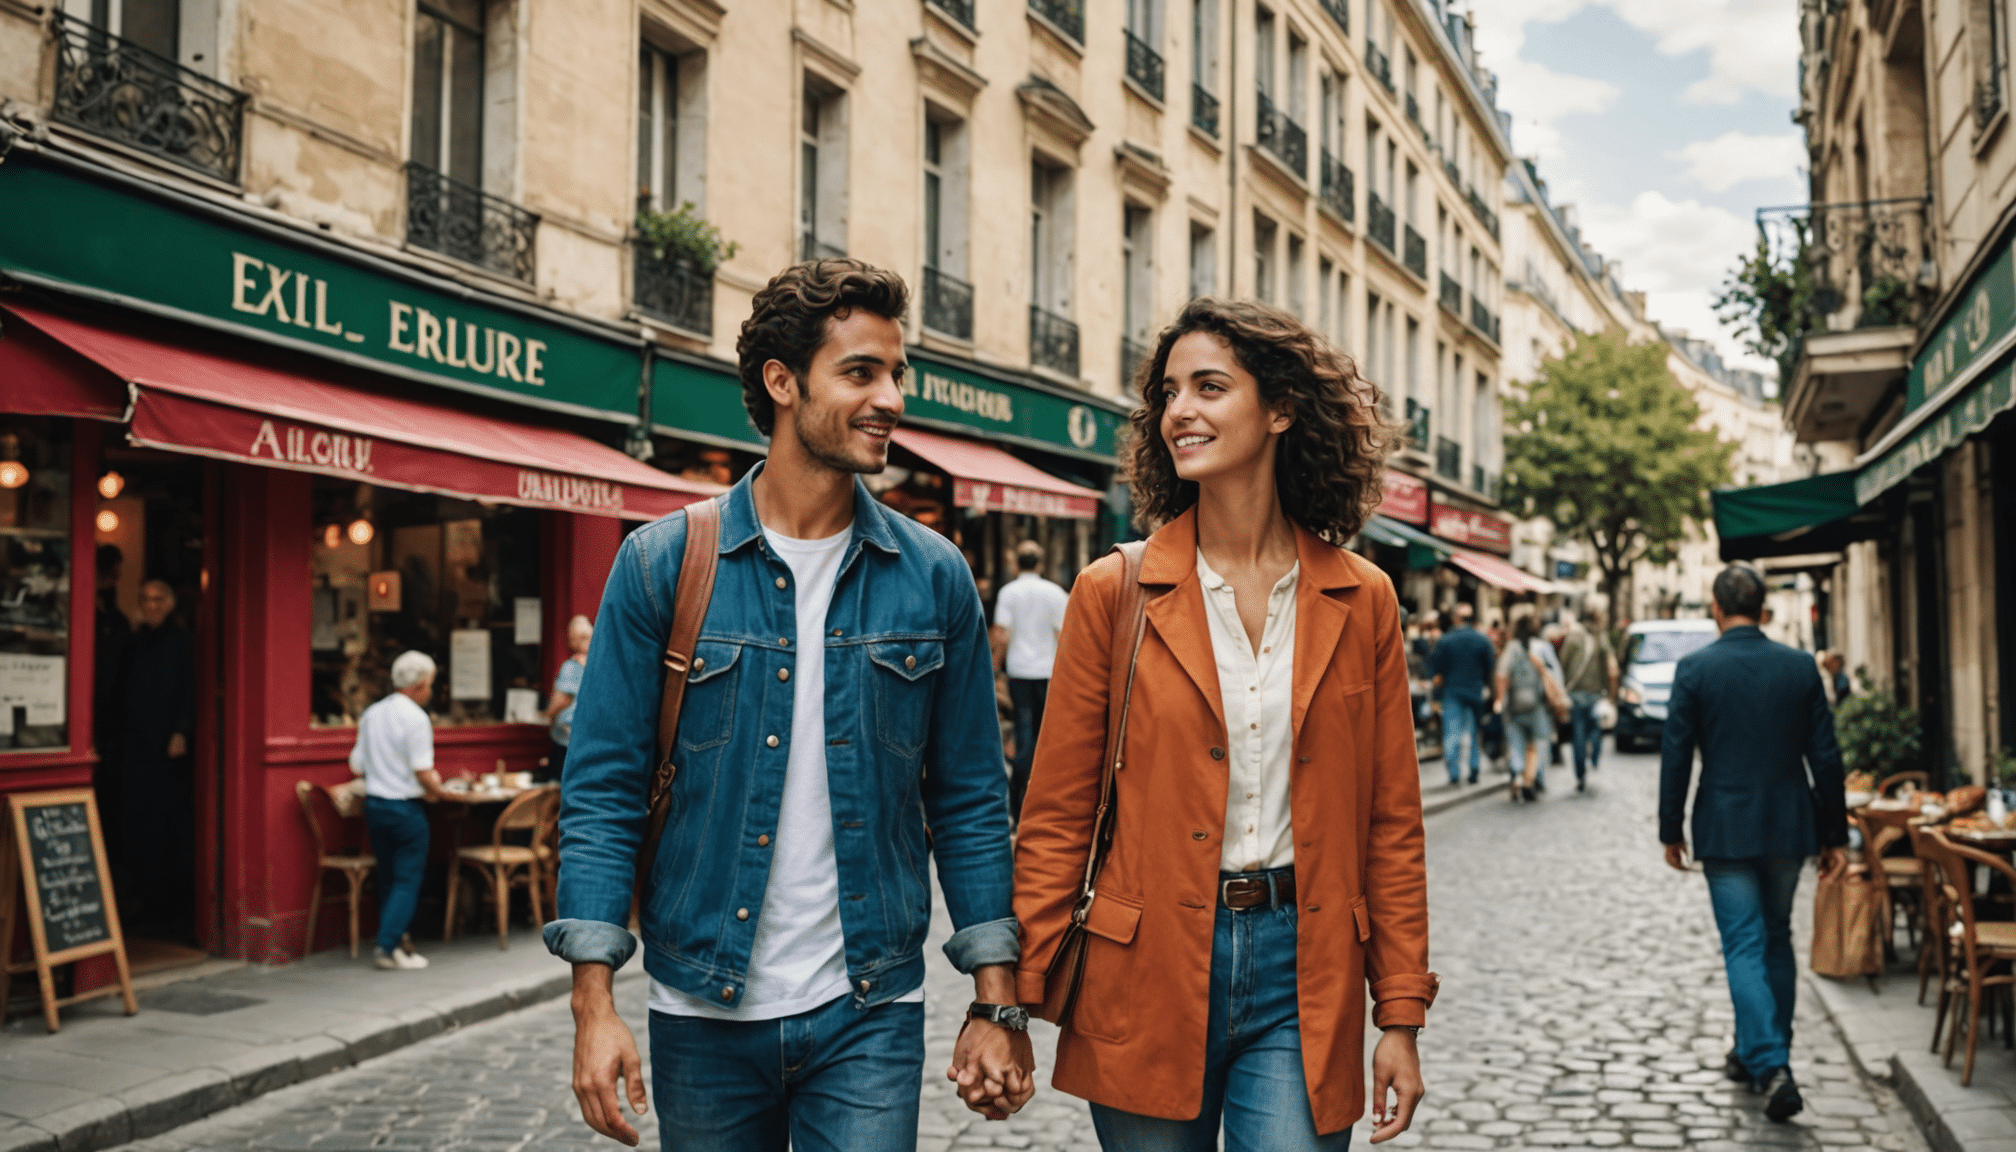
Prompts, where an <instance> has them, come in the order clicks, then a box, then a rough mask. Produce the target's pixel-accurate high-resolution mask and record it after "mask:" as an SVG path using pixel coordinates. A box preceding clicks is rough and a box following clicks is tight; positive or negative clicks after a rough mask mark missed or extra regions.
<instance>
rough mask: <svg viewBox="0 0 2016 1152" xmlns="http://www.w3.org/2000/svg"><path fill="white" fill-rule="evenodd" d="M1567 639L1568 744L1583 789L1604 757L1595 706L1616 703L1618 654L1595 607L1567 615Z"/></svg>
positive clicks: (1579, 788) (1577, 786)
mask: <svg viewBox="0 0 2016 1152" xmlns="http://www.w3.org/2000/svg"><path fill="white" fill-rule="evenodd" d="M1567 620H1568V639H1567V641H1566V642H1565V643H1564V644H1562V646H1561V666H1562V668H1563V669H1564V671H1565V674H1566V675H1567V677H1568V682H1567V684H1566V685H1565V687H1566V688H1567V689H1568V701H1569V703H1570V704H1571V705H1573V706H1574V711H1573V712H1571V713H1570V731H1571V733H1572V734H1571V736H1570V743H1571V744H1572V745H1573V747H1574V750H1575V790H1576V791H1577V792H1585V791H1587V790H1588V787H1589V773H1591V772H1593V771H1595V770H1596V768H1597V767H1598V765H1599V764H1600V763H1601V762H1602V759H1603V726H1602V725H1601V724H1599V723H1597V717H1596V705H1597V704H1598V703H1600V702H1601V701H1603V700H1605V699H1608V700H1609V701H1610V703H1611V704H1612V705H1613V706H1614V705H1615V704H1616V703H1617V675H1618V669H1617V657H1616V655H1615V654H1613V653H1612V652H1611V651H1610V638H1609V637H1608V636H1606V635H1604V634H1603V617H1602V615H1601V614H1600V613H1598V612H1596V611H1595V610H1593V609H1592V610H1590V611H1588V612H1586V613H1584V614H1583V616H1582V618H1581V619H1580V620H1577V619H1576V618H1575V617H1574V616H1572V615H1571V616H1569V617H1568V618H1567Z"/></svg>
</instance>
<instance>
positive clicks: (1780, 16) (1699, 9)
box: [1604, 0, 1799, 104]
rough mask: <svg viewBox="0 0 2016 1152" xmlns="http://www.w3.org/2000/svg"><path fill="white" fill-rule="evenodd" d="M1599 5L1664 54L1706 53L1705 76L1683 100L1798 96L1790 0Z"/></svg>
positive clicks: (1612, 0) (1795, 18)
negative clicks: (1752, 96) (1751, 96)
mask: <svg viewBox="0 0 2016 1152" xmlns="http://www.w3.org/2000/svg"><path fill="white" fill-rule="evenodd" d="M1604 3H1605V5H1606V6H1607V7H1609V8H1611V9H1613V10H1614V11H1615V12H1616V13H1617V14H1618V15H1619V16H1622V17H1623V18H1624V19H1625V21H1626V22H1628V23H1629V24H1630V25H1631V26H1632V27H1633V28H1636V29H1638V30H1639V31H1641V32H1644V33H1646V34H1647V35H1650V36H1651V37H1652V38H1653V40H1654V42H1655V43H1657V45H1658V46H1659V51H1660V52H1662V53H1664V54H1666V55H1668V56H1684V55H1686V54H1687V53H1690V52H1698V51H1701V50H1704V49H1705V50H1706V51H1707V53H1708V75H1706V76H1704V77H1702V78H1701V79H1700V80H1698V81H1696V82H1695V83H1694V85H1693V86H1692V87H1690V88H1688V89H1687V91H1686V92H1685V93H1684V94H1683V96H1682V98H1683V99H1685V100H1687V101H1688V102H1689V103H1694V104H1734V103H1736V102H1737V101H1739V100H1741V99H1742V98H1743V97H1744V95H1745V94H1746V93H1749V92H1757V93H1760V94H1762V95H1765V96H1771V97H1777V98H1781V99H1785V100H1791V99H1793V98H1795V97H1796V96H1797V95H1798V79H1799V74H1798V68H1799V37H1798V35H1797V29H1798V27H1799V12H1798V8H1797V6H1796V5H1795V3H1794V2H1793V0H1604Z"/></svg>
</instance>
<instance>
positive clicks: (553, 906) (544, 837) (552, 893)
mask: <svg viewBox="0 0 2016 1152" xmlns="http://www.w3.org/2000/svg"><path fill="white" fill-rule="evenodd" d="M532 851H533V852H535V853H537V854H538V856H539V864H540V875H541V877H542V878H544V879H545V881H546V908H547V910H548V911H550V912H552V913H553V915H554V916H556V917H557V916H559V915H560V792H559V789H558V787H557V786H556V787H555V789H554V792H553V803H551V804H549V805H548V806H547V808H546V816H545V818H544V819H542V820H540V821H539V826H538V827H537V828H535V829H533V830H532ZM532 912H533V915H534V916H535V917H536V916H537V915H538V912H539V909H538V907H537V906H536V905H535V906H534V907H533V909H532Z"/></svg>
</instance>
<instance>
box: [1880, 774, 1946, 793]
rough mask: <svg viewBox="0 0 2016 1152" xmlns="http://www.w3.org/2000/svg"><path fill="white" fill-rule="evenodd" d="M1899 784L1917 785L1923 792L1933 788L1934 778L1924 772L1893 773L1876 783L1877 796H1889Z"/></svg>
mask: <svg viewBox="0 0 2016 1152" xmlns="http://www.w3.org/2000/svg"><path fill="white" fill-rule="evenodd" d="M1899 784H1915V785H1917V786H1918V790H1919V791H1920V792H1923V791H1925V790H1927V789H1929V788H1930V787H1931V786H1932V777H1931V776H1930V775H1929V774H1927V773H1924V772H1892V773H1891V774H1890V775H1888V776H1885V777H1883V779H1881V780H1878V781H1877V782H1876V795H1878V796H1888V795H1890V790H1891V789H1892V788H1895V787H1897V786H1898V785H1899Z"/></svg>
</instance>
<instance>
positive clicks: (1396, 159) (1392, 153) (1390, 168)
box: [1384, 136, 1400, 205]
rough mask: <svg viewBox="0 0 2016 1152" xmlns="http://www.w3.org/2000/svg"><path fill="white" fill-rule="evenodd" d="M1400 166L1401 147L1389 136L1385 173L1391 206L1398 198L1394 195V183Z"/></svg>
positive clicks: (1388, 201) (1387, 194)
mask: <svg viewBox="0 0 2016 1152" xmlns="http://www.w3.org/2000/svg"><path fill="white" fill-rule="evenodd" d="M1399 166H1400V145H1399V144H1398V143H1397V142H1395V141H1394V139H1393V138H1392V137H1391V136H1388V137H1387V138H1386V165H1385V168H1384V173H1385V176H1386V203H1387V204H1389V205H1390V204H1392V203H1393V201H1394V200H1395V199H1396V197H1395V196H1394V194H1393V193H1394V187H1393V183H1394V172H1395V169H1397V168H1398V167H1399Z"/></svg>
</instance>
